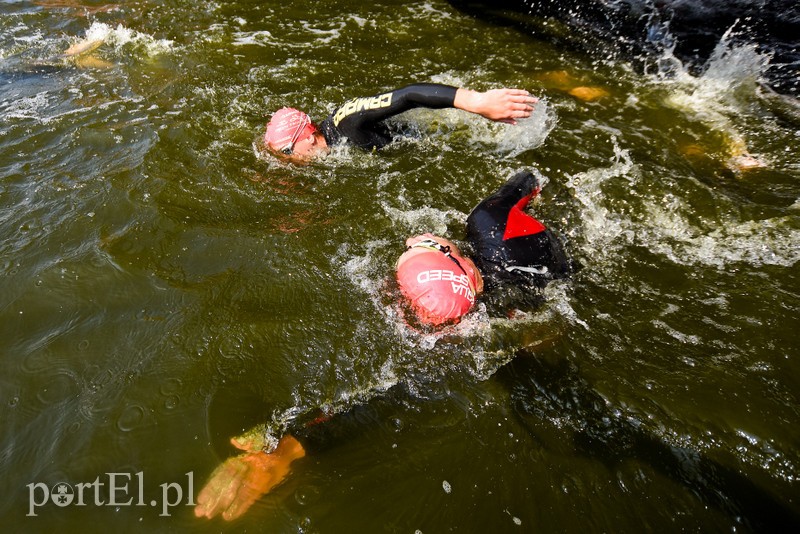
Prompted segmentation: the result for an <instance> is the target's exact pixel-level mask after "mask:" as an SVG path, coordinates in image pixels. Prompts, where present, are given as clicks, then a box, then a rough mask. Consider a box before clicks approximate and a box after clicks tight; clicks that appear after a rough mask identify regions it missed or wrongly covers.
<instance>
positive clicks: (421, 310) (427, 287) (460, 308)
mask: <svg viewBox="0 0 800 534" xmlns="http://www.w3.org/2000/svg"><path fill="white" fill-rule="evenodd" d="M433 243H435V241H433V242H432V243H431V244H432V245H433ZM423 247H424V248H425V249H427V250H424V251H423V252H419V251H415V248H412V249H410V250H409V251H407V252H406V254H409V253H411V252H412V251H415V252H414V254H413V255H412V256H410V257H409V258H408V259H406V260H404V261H401V262H400V265H399V267H398V268H397V281H398V283H399V284H400V291H401V292H402V293H403V296H405V297H406V298H407V299H408V300H409V301H410V302H411V306H412V308H413V309H414V311H415V312H416V314H417V317H418V318H419V320H420V321H422V322H423V323H427V324H432V325H439V324H442V323H444V322H447V321H451V320H458V319H460V318H461V316H462V315H464V314H465V313H467V312H468V311H469V310H470V308H472V305H473V304H475V288H476V286H477V275H476V273H475V271H474V269H473V265H472V262H468V261H466V260H464V258H462V257H461V256H460V255H458V254H457V253H455V252H453V253H450V254H449V255H448V254H446V253H445V252H444V250H447V249H446V248H444V247H442V248H434V247H435V245H434V246H431V247H430V248H429V247H425V246H424V245H423ZM401 259H402V257H401Z"/></svg>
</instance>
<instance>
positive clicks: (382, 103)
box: [333, 93, 392, 126]
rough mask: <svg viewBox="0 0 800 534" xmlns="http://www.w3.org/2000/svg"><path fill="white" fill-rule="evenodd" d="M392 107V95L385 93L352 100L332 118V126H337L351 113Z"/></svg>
mask: <svg viewBox="0 0 800 534" xmlns="http://www.w3.org/2000/svg"><path fill="white" fill-rule="evenodd" d="M391 105H392V93H386V94H383V95H378V96H370V97H367V98H354V99H352V100H349V101H347V102H345V103H344V104H343V105H342V106H341V107H340V108H339V109H338V110H337V111H336V115H334V116H333V125H334V126H339V123H340V122H341V121H342V119H344V118H345V117H349V116H350V115H352V114H353V113H358V112H359V111H364V110H365V109H381V108H388V107H389V106H391Z"/></svg>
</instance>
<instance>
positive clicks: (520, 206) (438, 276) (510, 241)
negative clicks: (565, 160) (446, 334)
mask: <svg viewBox="0 0 800 534" xmlns="http://www.w3.org/2000/svg"><path fill="white" fill-rule="evenodd" d="M540 189H541V185H540V183H539V180H538V179H537V178H536V176H535V175H534V174H533V173H532V172H530V171H522V172H519V173H517V174H515V175H514V176H512V177H511V178H510V179H509V180H508V181H507V182H506V183H505V184H504V185H503V186H502V187H500V188H499V189H498V190H497V191H495V192H494V193H493V194H491V195H490V196H488V197H487V198H485V199H484V200H483V201H481V202H480V203H479V204H478V205H477V206H475V208H474V209H473V210H472V212H471V213H470V214H469V217H467V239H468V241H469V243H470V245H471V247H472V249H473V251H474V264H473V262H472V260H470V259H469V258H465V257H463V256H462V255H461V252H460V251H459V250H458V249H457V248H456V247H455V245H453V244H452V243H450V242H449V241H447V240H445V239H443V238H441V237H437V236H434V235H432V234H424V235H420V236H416V237H412V238H410V239H408V240H406V246H407V248H406V252H405V253H403V255H402V256H400V259H399V260H398V261H397V267H396V271H397V281H398V284H399V286H400V290H401V292H402V293H403V296H404V297H405V298H406V299H407V300H408V302H409V303H410V305H411V308H412V309H413V311H414V313H415V315H416V317H417V319H418V320H419V321H420V322H422V323H426V324H431V325H439V324H442V323H446V322H457V321H459V320H460V319H461V317H462V316H463V315H464V314H466V313H467V312H468V311H469V310H470V309H471V308H472V306H473V305H474V303H475V298H476V297H477V296H478V294H479V293H480V292H481V290H482V288H483V287H484V286H485V287H486V288H487V289H488V290H491V289H494V288H497V287H499V286H504V288H506V289H507V290H508V291H503V292H493V293H499V294H501V296H500V297H497V298H498V300H499V301H500V303H501V305H502V306H505V307H507V306H508V305H509V302H514V303H515V304H517V303H520V301H528V300H534V301H536V300H539V294H538V292H536V291H533V290H534V289H535V288H540V287H543V286H544V285H546V284H547V283H548V282H549V281H551V280H554V279H558V278H564V277H566V276H567V275H568V274H569V273H570V272H571V271H572V265H571V263H570V261H569V259H568V258H567V256H566V254H565V253H564V250H563V248H562V246H561V243H560V241H559V240H558V238H556V236H555V235H554V234H553V233H552V232H551V231H550V230H549V229H547V228H546V227H545V226H544V225H543V224H542V223H541V222H539V221H538V220H536V219H534V218H533V217H532V216H531V215H529V214H528V213H526V212H525V209H526V208H527V206H528V203H529V202H530V200H531V199H532V198H533V197H534V196H535V195H537V194H538V193H539V191H540ZM448 260H450V261H448ZM476 266H477V269H475V267H476ZM476 270H477V271H478V272H477V273H476V272H475V271H476ZM511 291H513V292H516V295H509V296H508V297H509V298H506V294H507V293H510V292H511Z"/></svg>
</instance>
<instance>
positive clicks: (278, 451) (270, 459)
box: [194, 435, 306, 521]
mask: <svg viewBox="0 0 800 534" xmlns="http://www.w3.org/2000/svg"><path fill="white" fill-rule="evenodd" d="M231 443H233V444H234V445H235V446H237V447H239V448H240V449H243V450H248V452H246V453H244V454H240V455H239V456H234V457H231V458H228V459H227V460H225V462H224V463H222V464H221V465H220V466H219V467H217V468H216V469H215V470H214V472H213V473H212V474H211V476H210V477H209V479H208V482H207V483H206V485H205V487H204V488H203V489H202V490H201V491H200V494H199V495H198V496H197V506H196V507H195V509H194V515H196V516H197V517H207V518H209V519H211V518H212V517H214V516H217V515H222V518H223V519H225V520H226V521H231V520H233V519H236V518H237V517H239V516H241V515H242V514H244V513H245V512H246V511H247V509H248V508H250V506H251V505H252V504H253V503H254V502H256V500H258V499H259V498H260V497H261V496H262V495H264V494H265V493H267V492H269V491H270V490H271V489H272V488H274V487H275V486H277V485H278V484H279V483H280V482H282V481H283V480H284V479H285V478H286V476H287V475H288V474H289V466H290V465H291V463H292V462H294V461H295V460H298V459H300V458H302V457H303V456H305V454H306V451H305V449H303V446H302V445H301V444H300V442H299V441H297V440H296V439H295V438H294V437H292V436H290V435H286V436H284V437H283V438H281V440H280V442H279V443H278V446H277V447H276V448H275V450H274V451H272V452H271V453H266V452H263V451H260V450H259V451H255V452H254V451H252V450H249V447H248V445H250V444H249V443H248V444H245V443H241V442H237V441H236V439H235V438H234V439H233V440H231Z"/></svg>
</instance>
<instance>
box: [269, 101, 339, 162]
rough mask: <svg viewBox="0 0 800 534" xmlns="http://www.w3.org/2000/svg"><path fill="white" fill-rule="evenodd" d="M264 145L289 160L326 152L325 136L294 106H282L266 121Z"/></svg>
mask: <svg viewBox="0 0 800 534" xmlns="http://www.w3.org/2000/svg"><path fill="white" fill-rule="evenodd" d="M264 145H265V146H267V147H268V148H269V149H270V150H271V151H272V152H274V153H275V154H276V155H279V156H281V157H285V158H287V159H290V160H300V161H302V160H307V159H310V158H311V157H313V156H315V155H317V154H321V153H327V151H328V146H327V143H326V142H325V138H324V137H323V136H322V134H321V133H320V132H319V130H318V129H317V127H316V125H315V124H314V123H313V122H311V119H310V118H309V116H308V115H306V114H305V113H303V112H302V111H300V110H298V109H294V108H282V109H279V110H278V111H276V112H275V114H274V115H273V116H272V118H271V119H270V121H269V123H267V131H266V132H265V133H264Z"/></svg>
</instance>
